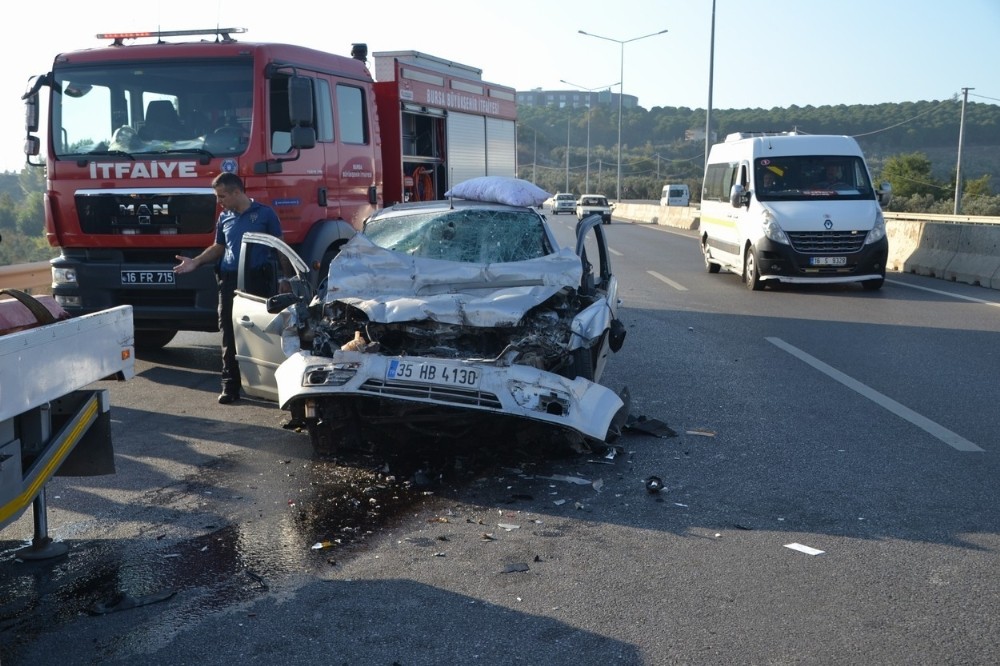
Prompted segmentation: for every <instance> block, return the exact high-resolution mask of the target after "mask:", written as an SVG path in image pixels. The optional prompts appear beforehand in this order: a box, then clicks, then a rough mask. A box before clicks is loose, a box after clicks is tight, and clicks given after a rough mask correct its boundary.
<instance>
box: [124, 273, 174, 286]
mask: <svg viewBox="0 0 1000 666" xmlns="http://www.w3.org/2000/svg"><path fill="white" fill-rule="evenodd" d="M173 284H174V272H173V271H122V285H143V286H147V285H154V286H167V285H173Z"/></svg>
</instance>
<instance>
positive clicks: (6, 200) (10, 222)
mask: <svg viewBox="0 0 1000 666" xmlns="http://www.w3.org/2000/svg"><path fill="white" fill-rule="evenodd" d="M15 229H17V204H16V203H14V197H12V196H11V195H10V193H9V192H0V231H14V230H15Z"/></svg>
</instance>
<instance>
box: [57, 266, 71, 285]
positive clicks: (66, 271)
mask: <svg viewBox="0 0 1000 666" xmlns="http://www.w3.org/2000/svg"><path fill="white" fill-rule="evenodd" d="M52 284H76V269H75V268H55V267H53V268H52Z"/></svg>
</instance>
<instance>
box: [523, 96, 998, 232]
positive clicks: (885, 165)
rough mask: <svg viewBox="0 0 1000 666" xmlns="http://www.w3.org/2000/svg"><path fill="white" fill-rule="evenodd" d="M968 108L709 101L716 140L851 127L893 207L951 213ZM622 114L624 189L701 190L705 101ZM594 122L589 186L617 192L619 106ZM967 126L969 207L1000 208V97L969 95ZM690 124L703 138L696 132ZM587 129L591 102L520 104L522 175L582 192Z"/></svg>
mask: <svg viewBox="0 0 1000 666" xmlns="http://www.w3.org/2000/svg"><path fill="white" fill-rule="evenodd" d="M961 113H962V103H961V101H960V100H956V99H949V100H944V101H928V102H907V103H904V104H877V105H853V106H847V105H839V106H820V107H813V106H805V107H797V106H793V107H790V108H786V109H778V108H775V109H721V110H713V111H712V128H713V131H714V132H715V135H716V140H717V141H721V140H724V139H725V137H726V135H727V134H730V133H732V132H738V131H797V132H801V133H803V134H847V135H849V136H853V137H855V138H856V139H857V140H858V143H859V144H860V145H861V147H862V149H863V150H864V151H865V155H866V157H867V158H868V161H869V166H870V167H871V169H872V175H873V177H874V178H875V179H876V180H888V181H889V182H890V183H891V184H892V186H893V191H894V193H895V195H894V201H893V203H892V205H891V206H890V209H891V210H898V211H913V212H935V213H936V212H941V213H950V212H952V210H953V206H954V195H955V174H956V167H957V164H958V135H959V125H960V122H961ZM622 120H623V122H622V198H623V199H657V198H659V191H660V188H661V187H662V185H663V184H664V183H665V182H667V181H672V182H684V183H687V184H688V185H689V187H690V188H691V193H692V199H693V200H697V199H698V197H699V196H700V192H701V175H702V171H703V169H704V163H705V140H704V131H705V110H704V109H689V108H686V107H680V108H677V107H654V108H653V109H651V110H646V109H643V108H641V107H640V108H635V109H625V112H624V116H623V119H622ZM589 125H590V127H589V136H590V160H589V171H590V189H591V191H598V192H601V193H603V194H606V195H609V196H614V195H615V194H616V192H615V190H616V178H617V165H618V162H617V160H618V156H617V142H618V109H617V108H609V107H595V108H593V109H592V112H591V115H590V117H589ZM964 133H965V136H964V146H963V149H962V180H963V182H964V188H963V195H962V212H963V213H966V214H969V215H1000V197H998V196H997V195H998V188H1000V150H998V148H1000V106H998V105H995V104H984V103H977V102H969V103H968V104H967V105H966V109H965V128H964ZM567 134H568V137H567ZM692 134H693V135H694V136H695V137H696V138H694V139H690V138H689V137H691V135H692ZM587 135H588V115H587V109H583V108H578V109H572V108H565V109H559V108H555V107H524V106H522V107H518V165H519V169H518V171H519V175H520V176H521V177H522V178H529V179H533V180H535V181H536V182H537V183H538V184H539V185H540V186H542V187H543V188H545V189H546V190H548V191H551V192H556V191H564V190H566V189H567V181H568V189H569V190H571V191H573V192H575V193H581V192H582V191H583V189H584V188H586V180H587V165H588V160H587ZM567 138H568V141H567ZM567 145H568V152H569V159H568V162H567ZM567 164H568V168H567ZM532 174H534V176H533V175H532ZM567 174H568V177H567Z"/></svg>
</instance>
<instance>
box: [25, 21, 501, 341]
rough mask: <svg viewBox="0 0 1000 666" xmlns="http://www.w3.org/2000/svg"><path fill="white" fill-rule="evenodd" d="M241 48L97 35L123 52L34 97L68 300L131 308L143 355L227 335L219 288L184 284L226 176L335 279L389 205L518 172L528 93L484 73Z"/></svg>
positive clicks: (67, 69)
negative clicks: (336, 266)
mask: <svg viewBox="0 0 1000 666" xmlns="http://www.w3.org/2000/svg"><path fill="white" fill-rule="evenodd" d="M242 32H244V29H242V28H226V29H222V28H218V29H211V30H180V31H155V32H148V33H121V34H102V35H98V38H99V39H108V40H110V42H111V43H110V45H107V46H105V47H103V48H96V49H90V50H81V51H76V52H73V53H63V54H60V55H58V56H56V58H55V62H54V64H53V67H52V71H51V72H49V73H48V74H45V75H41V76H37V77H33V78H32V80H31V81H30V82H29V86H28V90H27V92H26V93H25V94H24V99H25V103H26V105H27V108H26V124H27V139H26V141H25V152H26V153H27V155H28V163H29V164H33V165H38V166H42V165H43V164H44V166H46V167H47V191H46V197H45V219H46V233H47V236H48V239H49V242H50V243H51V244H52V245H53V246H55V247H59V248H60V256H59V257H57V258H56V259H53V260H52V284H53V296H54V297H55V299H56V301H57V302H58V303H59V304H60V305H61V306H62V307H63V308H65V309H66V310H67V311H68V312H70V313H71V314H73V315H79V314H86V313H89V312H97V311H100V310H105V309H107V308H110V307H114V306H118V305H131V306H132V307H133V311H134V324H135V343H136V347H137V348H140V349H142V348H147V349H149V348H158V347H162V346H163V345H165V344H167V342H169V341H170V340H171V339H172V338H173V336H174V335H175V334H176V332H177V331H178V330H201V331H214V330H218V322H217V314H216V308H217V303H218V296H217V288H216V284H215V279H214V276H213V275H212V274H211V272H210V271H208V270H204V271H196V272H194V273H191V274H185V275H176V276H175V275H174V273H173V270H172V268H173V266H174V265H175V264H176V263H177V262H176V259H175V256H176V255H178V254H185V255H189V256H194V255H195V254H197V253H198V252H200V251H201V250H203V249H204V248H205V247H207V246H208V245H210V244H211V243H212V242H213V241H214V234H215V220H216V217H217V214H218V210H217V207H216V201H215V196H214V191H213V190H212V187H211V181H212V179H213V178H214V177H215V176H216V175H218V174H219V173H221V172H223V171H231V172H235V173H237V174H238V175H240V176H241V177H242V178H243V180H244V182H245V184H246V188H247V194H248V195H249V196H250V197H251V198H253V199H256V200H258V201H261V202H263V203H266V204H269V205H270V206H271V207H273V208H274V209H275V210H276V211H277V213H278V216H279V217H280V219H281V223H282V229H283V233H284V239H285V241H286V242H287V243H289V245H291V246H292V247H294V248H295V249H296V250H297V251H298V253H299V254H300V256H302V258H303V259H305V260H306V262H307V263H308V264H309V265H310V266H312V267H314V268H316V269H317V273H318V274H319V275H323V276H325V274H326V270H325V266H326V264H328V263H329V261H330V259H331V258H332V257H333V256H334V255H335V254H336V252H337V251H338V249H339V246H340V245H341V244H342V243H344V242H346V241H347V239H348V238H349V237H350V236H351V235H353V234H354V233H355V231H356V230H357V229H359V228H360V226H361V225H362V223H363V222H364V220H365V219H366V218H367V217H368V215H369V214H371V212H372V211H373V210H374V209H375V208H376V207H380V206H383V205H391V204H393V203H396V202H401V201H407V200H431V199H440V198H443V196H444V193H445V192H446V191H447V189H448V188H449V187H450V186H451V185H452V184H453V183H458V182H460V181H462V180H465V179H467V178H471V177H475V176H484V175H498V176H514V175H515V174H516V147H515V123H516V113H517V107H516V97H515V91H514V89H513V88H510V87H506V86H501V85H496V84H493V83H488V82H486V81H484V80H483V79H482V76H481V74H482V72H481V70H479V69H476V68H473V67H469V66H466V65H462V64H459V63H455V62H451V61H448V60H444V59H441V58H436V57H434V56H430V55H427V54H424V53H420V52H417V51H391V52H383V53H377V52H376V53H373V54H372V56H373V58H374V61H375V77H374V78H373V77H372V75H371V73H370V71H369V68H368V66H367V58H368V53H367V47H366V46H365V45H364V44H355V45H354V46H353V49H352V53H351V57H348V56H342V55H334V54H330V53H324V52H321V51H317V50H313V49H308V48H304V47H300V46H294V45H288V44H264V43H249V42H241V41H237V40H236V39H234V37H233V36H234V35H236V34H239V33H242ZM206 34H207V35H211V36H212V38H213V39H210V40H205V39H203V36H204V35H206ZM190 37H198V41H185V38H190ZM143 38H151V39H152V40H153V42H152V43H142V42H143ZM168 39H170V40H173V39H176V40H177V41H167V40H168ZM126 42H128V45H126ZM133 42H137V43H133ZM376 80H377V81H378V82H376ZM43 91H48V102H49V103H48V106H47V109H48V115H47V118H46V120H47V126H46V128H47V132H46V136H47V145H46V147H45V153H44V154H43V152H42V145H41V138H40V136H39V127H40V122H41V120H42V118H41V109H42V104H41V99H40V97H41V95H42V93H43ZM42 157H44V162H43V160H42V159H41V158H42Z"/></svg>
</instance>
